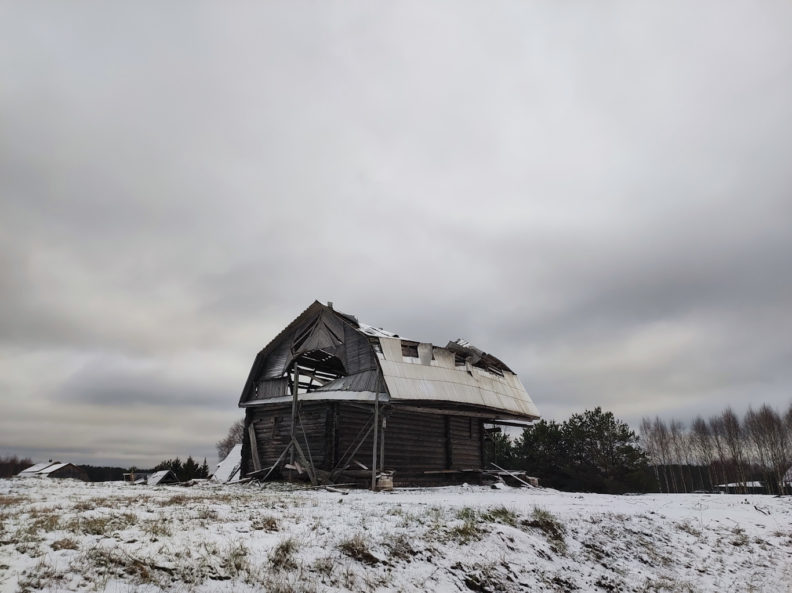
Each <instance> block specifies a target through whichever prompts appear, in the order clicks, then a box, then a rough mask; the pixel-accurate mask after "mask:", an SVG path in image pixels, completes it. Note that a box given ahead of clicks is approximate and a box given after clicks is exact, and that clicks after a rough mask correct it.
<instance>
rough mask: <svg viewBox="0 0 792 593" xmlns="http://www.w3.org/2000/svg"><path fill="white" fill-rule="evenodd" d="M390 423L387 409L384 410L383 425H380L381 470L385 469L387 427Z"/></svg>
mask: <svg viewBox="0 0 792 593" xmlns="http://www.w3.org/2000/svg"><path fill="white" fill-rule="evenodd" d="M387 424H388V416H387V414H386V413H385V409H383V410H382V426H381V427H380V456H379V464H380V471H381V472H384V471H385V428H386V426H387Z"/></svg>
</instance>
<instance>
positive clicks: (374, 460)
mask: <svg viewBox="0 0 792 593" xmlns="http://www.w3.org/2000/svg"><path fill="white" fill-rule="evenodd" d="M374 397H375V399H374V442H373V444H372V447H371V489H372V490H376V489H377V445H378V443H377V436H378V435H379V388H378V389H377V393H375V394H374Z"/></svg>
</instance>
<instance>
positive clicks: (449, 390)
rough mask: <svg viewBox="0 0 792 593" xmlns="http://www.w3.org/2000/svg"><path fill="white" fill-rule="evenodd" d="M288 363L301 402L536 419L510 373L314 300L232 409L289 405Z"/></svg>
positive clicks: (256, 368)
mask: <svg viewBox="0 0 792 593" xmlns="http://www.w3.org/2000/svg"><path fill="white" fill-rule="evenodd" d="M295 361H298V362H297V364H298V365H299V368H300V375H301V376H300V380H301V381H302V378H303V377H302V376H303V375H306V374H307V375H310V379H311V380H310V382H309V383H308V384H307V386H304V385H303V383H302V382H301V383H300V388H301V389H302V390H303V392H301V393H300V395H299V397H300V399H302V400H334V399H338V400H369V401H371V400H374V399H375V398H377V399H380V400H381V401H389V400H393V401H397V400H404V401H406V400H412V401H415V402H435V403H438V404H439V403H441V402H445V403H452V404H459V405H464V406H473V407H479V408H485V409H487V410H489V411H491V412H493V416H494V417H498V416H503V417H511V418H515V417H517V418H522V419H533V418H538V417H539V411H538V410H537V408H536V406H535V405H534V403H533V401H532V400H531V397H530V396H529V395H528V393H527V392H526V390H525V387H523V385H522V383H521V382H520V380H519V378H518V377H517V375H516V374H515V373H514V371H512V370H511V369H510V368H509V367H508V366H507V365H506V364H505V363H503V362H502V361H501V360H500V359H498V358H497V357H495V356H493V355H491V354H488V353H486V352H484V351H483V350H481V349H479V348H477V347H475V346H473V345H472V344H471V343H470V342H468V341H466V340H463V339H456V340H453V341H449V342H448V344H447V345H446V346H445V347H440V346H435V345H433V344H430V343H428V342H419V341H416V340H408V339H406V338H402V337H400V336H399V335H398V334H396V333H395V332H391V331H388V330H385V329H382V328H378V327H375V326H373V325H369V324H366V323H361V322H359V321H358V320H357V318H356V317H355V316H353V315H349V314H345V313H341V312H339V311H336V310H335V309H333V308H332V307H331V306H330V305H323V304H322V303H320V302H318V301H315V302H314V303H313V304H312V305H311V306H309V307H308V308H307V309H306V310H305V311H303V313H302V314H301V315H300V316H299V317H297V319H295V320H294V321H292V323H290V324H289V325H288V326H287V327H286V328H285V329H284V330H283V331H282V332H280V333H279V334H278V335H277V336H276V337H275V338H274V339H273V340H272V341H271V342H270V343H269V344H267V346H265V347H264V348H263V349H262V350H261V352H259V354H258V356H257V357H256V360H255V362H254V364H253V368H252V369H251V371H250V374H249V376H248V380H247V382H246V384H245V388H244V390H243V392H242V396H241V398H240V402H239V405H240V406H241V407H247V406H251V405H261V404H266V403H273V404H274V403H284V402H286V401H289V400H290V399H291V395H290V391H289V389H288V386H289V385H290V380H291V378H290V374H289V373H290V372H291V371H290V369H293V368H294V364H295ZM311 365H313V367H312V366H311ZM319 367H321V370H317V369H318V368H319ZM306 368H309V370H305V369H306ZM311 368H312V369H313V373H311V371H310V369H311ZM314 376H318V377H319V379H317V385H313V381H314ZM383 379H384V381H383Z"/></svg>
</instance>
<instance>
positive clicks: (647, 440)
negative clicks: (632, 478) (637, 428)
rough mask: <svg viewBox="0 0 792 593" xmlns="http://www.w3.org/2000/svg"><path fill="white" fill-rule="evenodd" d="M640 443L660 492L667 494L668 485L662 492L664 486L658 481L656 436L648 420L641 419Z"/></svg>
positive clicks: (650, 421)
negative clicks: (647, 457)
mask: <svg viewBox="0 0 792 593" xmlns="http://www.w3.org/2000/svg"><path fill="white" fill-rule="evenodd" d="M641 442H642V443H643V448H644V450H645V451H646V454H647V455H648V456H649V461H650V462H651V464H652V469H653V470H654V476H655V480H656V481H657V485H658V487H659V488H660V492H664V491H665V492H668V485H667V484H666V485H665V490H663V486H664V484H663V482H662V481H661V480H660V472H659V469H658V468H659V466H660V458H659V453H658V450H657V436H656V435H655V430H654V426H653V424H652V420H651V419H650V418H646V417H644V418H642V419H641Z"/></svg>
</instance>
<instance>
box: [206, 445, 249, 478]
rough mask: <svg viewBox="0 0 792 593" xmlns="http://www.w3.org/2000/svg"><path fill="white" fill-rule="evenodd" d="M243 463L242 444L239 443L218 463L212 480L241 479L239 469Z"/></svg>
mask: <svg viewBox="0 0 792 593" xmlns="http://www.w3.org/2000/svg"><path fill="white" fill-rule="evenodd" d="M241 465H242V445H241V444H237V445H234V447H233V448H232V449H231V451H229V452H228V455H226V456H225V459H223V461H221V462H220V463H218V464H217V469H216V470H215V473H213V474H212V480H214V481H215V482H233V481H235V480H238V479H239V469H240V466H241Z"/></svg>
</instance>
